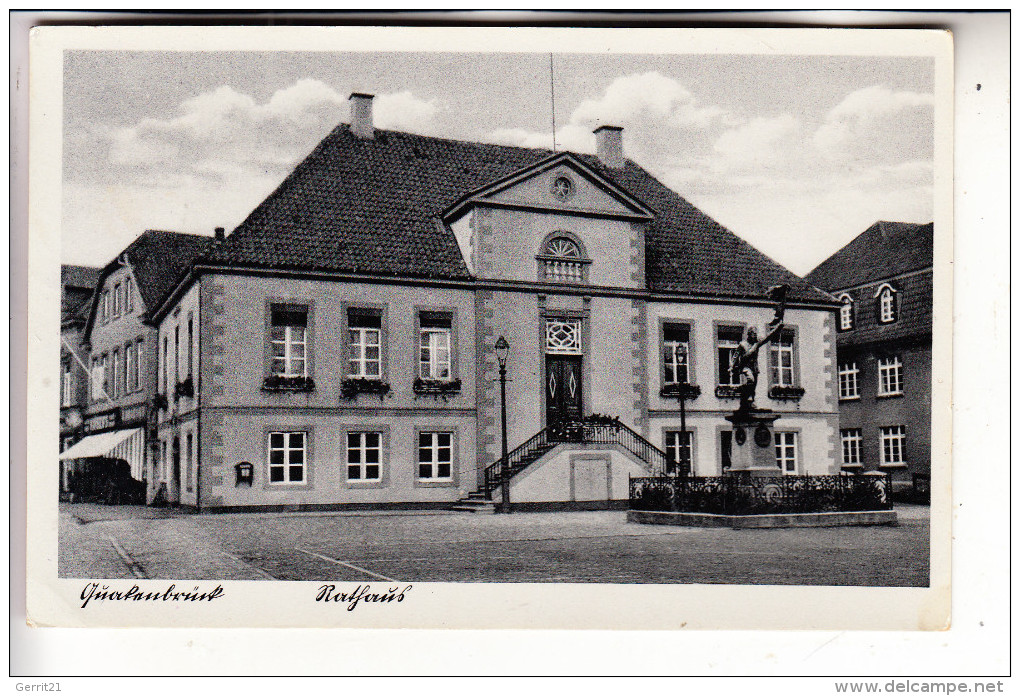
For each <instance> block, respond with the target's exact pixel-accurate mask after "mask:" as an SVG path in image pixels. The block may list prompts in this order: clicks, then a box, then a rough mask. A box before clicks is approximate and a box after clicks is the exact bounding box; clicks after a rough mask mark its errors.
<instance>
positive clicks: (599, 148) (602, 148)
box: [594, 126, 623, 169]
mask: <svg viewBox="0 0 1020 696" xmlns="http://www.w3.org/2000/svg"><path fill="white" fill-rule="evenodd" d="M594 133H595V152H596V153H597V154H598V156H599V159H600V160H602V164H604V165H606V166H607V167H609V168H610V169H623V128H621V127H620V126H599V127H598V128H596V129H595V130H594Z"/></svg>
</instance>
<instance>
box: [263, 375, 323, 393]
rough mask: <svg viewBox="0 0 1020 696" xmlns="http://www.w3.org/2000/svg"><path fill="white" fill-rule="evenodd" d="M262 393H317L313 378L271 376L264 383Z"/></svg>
mask: <svg viewBox="0 0 1020 696" xmlns="http://www.w3.org/2000/svg"><path fill="white" fill-rule="evenodd" d="M262 391H271V392H285V391H290V392H310V391H315V380H314V379H312V378H311V377H284V376H283V375H270V376H268V377H266V379H265V381H264V382H263V383H262Z"/></svg>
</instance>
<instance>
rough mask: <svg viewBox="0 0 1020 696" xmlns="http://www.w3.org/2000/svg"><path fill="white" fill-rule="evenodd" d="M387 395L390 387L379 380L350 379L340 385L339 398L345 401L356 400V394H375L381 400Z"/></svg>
mask: <svg viewBox="0 0 1020 696" xmlns="http://www.w3.org/2000/svg"><path fill="white" fill-rule="evenodd" d="M389 393H390V385H389V384H388V383H386V382H383V381H382V380H381V379H365V378H364V377H352V378H349V379H345V380H344V381H342V382H341V383H340V396H341V398H343V399H345V400H347V401H350V400H352V399H355V398H357V396H358V394H375V395H377V396H378V397H379V398H380V399H382V398H383V397H384V396H386V395H387V394H389Z"/></svg>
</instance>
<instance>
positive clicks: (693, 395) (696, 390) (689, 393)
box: [659, 383, 701, 399]
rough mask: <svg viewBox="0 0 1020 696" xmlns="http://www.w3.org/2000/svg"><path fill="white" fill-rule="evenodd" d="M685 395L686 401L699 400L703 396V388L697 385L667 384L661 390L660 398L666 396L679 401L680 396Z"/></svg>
mask: <svg viewBox="0 0 1020 696" xmlns="http://www.w3.org/2000/svg"><path fill="white" fill-rule="evenodd" d="M681 393H683V396H684V398H686V399H697V398H698V397H699V396H701V387H699V386H698V385H697V384H679V383H674V384H665V385H663V387H662V389H660V390H659V396H665V397H668V398H672V399H679V398H680V394H681Z"/></svg>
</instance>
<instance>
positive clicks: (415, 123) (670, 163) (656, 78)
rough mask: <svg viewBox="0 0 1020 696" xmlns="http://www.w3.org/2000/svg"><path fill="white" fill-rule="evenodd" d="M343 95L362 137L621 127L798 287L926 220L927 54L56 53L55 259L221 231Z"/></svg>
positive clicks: (93, 260)
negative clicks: (371, 119) (365, 119)
mask: <svg viewBox="0 0 1020 696" xmlns="http://www.w3.org/2000/svg"><path fill="white" fill-rule="evenodd" d="M550 72H551V77H552V79H551V80H550ZM352 91H361V92H369V93H372V94H375V95H376V100H375V109H374V110H375V121H376V125H377V127H380V128H389V129H394V130H402V131H409V132H414V133H420V134H424V135H433V136H438V137H444V138H453V139H458V140H472V141H481V142H493V143H505V144H510V145H524V146H535V147H545V148H549V147H551V146H552V144H553V136H552V117H553V113H554V109H553V104H555V120H556V148H557V149H558V150H573V151H578V152H594V147H595V140H594V136H593V135H592V130H593V129H594V128H595V127H597V126H598V125H600V124H609V125H617V126H622V127H623V128H624V132H623V143H624V151H625V154H626V156H627V157H629V158H630V159H632V160H634V161H635V162H637V163H638V164H639V165H641V166H642V167H644V168H645V169H647V170H648V171H650V172H651V173H652V174H654V175H655V176H657V177H658V178H659V179H660V180H661V181H662V182H663V183H665V184H666V185H667V186H670V187H671V188H673V189H674V190H676V191H677V192H678V193H680V194H681V195H682V196H684V197H685V198H686V199H687V200H689V201H690V202H691V203H693V204H694V205H695V206H697V207H698V208H700V209H701V210H703V211H704V212H706V213H707V214H709V215H710V216H712V217H713V218H715V219H716V220H717V221H719V222H720V223H721V224H723V225H725V226H726V227H728V228H729V229H730V230H732V231H733V232H735V233H736V234H738V235H740V236H741V237H743V238H744V239H746V240H747V241H749V242H750V243H752V244H754V245H755V246H756V247H758V248H759V249H761V250H762V251H764V252H765V253H766V254H768V255H769V256H771V257H772V258H774V259H775V260H777V261H779V262H780V263H782V264H783V265H785V266H786V267H787V268H789V269H790V270H792V271H794V272H795V273H798V274H802V275H803V274H805V273H807V272H808V271H810V270H811V269H812V268H814V267H815V266H816V265H817V264H818V263H820V262H821V261H823V260H824V259H825V258H827V257H828V256H829V255H830V254H832V253H833V252H835V251H836V250H838V249H839V248H841V247H842V246H843V245H845V244H846V243H847V242H849V241H850V240H851V239H853V238H854V237H856V236H857V235H858V234H860V233H861V232H862V231H864V230H865V229H866V228H867V227H869V226H870V225H871V224H872V223H874V222H875V221H877V220H894V221H901V222H929V221H931V220H932V217H933V206H934V196H933V178H934V140H933V115H934V96H933V91H934V63H933V61H932V60H931V59H928V58H911V57H871V56H866V57H860V56H856V57H854V56H842V57H841V56H754V55H711V56H706V55H628V54H613V55H599V54H556V55H554V56H553V58H552V70H551V71H550V56H549V54H548V53H542V54H529V53H515V54H507V53H470V54H469V53H427V54H426V53H412V52H407V53H321V52H314V53H313V52H255V51H245V52H242V51H234V52H211V51H210V52H166V51H138V52H123V51H119V52H112V51H68V52H66V53H65V58H64V88H63V94H64V130H63V188H62V207H63V208H62V220H63V229H62V247H61V261H62V263H75V264H83V265H96V266H101V265H104V264H106V263H107V262H108V261H110V260H111V259H112V258H114V257H115V256H116V255H117V254H118V253H119V252H120V251H121V250H122V249H123V248H124V247H125V246H127V244H129V243H130V242H131V241H132V240H133V239H134V238H135V237H137V236H138V235H139V234H140V233H141V232H142V231H144V230H145V229H169V230H175V231H179V232H192V233H200V234H212V231H213V229H214V228H215V227H225V228H227V230H228V231H229V230H231V229H233V228H234V227H235V226H237V225H238V224H239V223H240V222H241V221H242V220H243V219H244V218H245V217H246V216H247V215H248V214H249V213H250V212H251V211H252V209H253V208H254V207H255V206H256V205H258V204H259V203H260V202H261V201H262V200H263V199H264V198H265V197H266V196H267V195H268V194H269V193H271V192H272V190H273V189H274V188H275V187H276V186H277V185H278V184H279V183H280V182H281V181H282V180H283V178H284V177H285V176H286V175H287V173H288V172H289V171H290V170H291V169H292V168H293V167H294V166H295V165H296V164H297V163H298V162H300V160H301V159H302V158H303V157H305V156H306V155H307V154H308V153H309V152H310V151H311V150H312V148H313V147H314V146H315V145H316V144H317V143H318V142H319V141H320V140H321V139H322V138H323V137H325V136H326V135H327V134H328V133H329V132H330V131H331V130H332V129H333V128H334V127H335V126H336V124H338V123H340V122H348V121H349V109H348V99H347V97H348V95H349V94H350V93H351V92H352ZM553 93H554V94H555V100H553V99H552V94H553Z"/></svg>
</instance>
